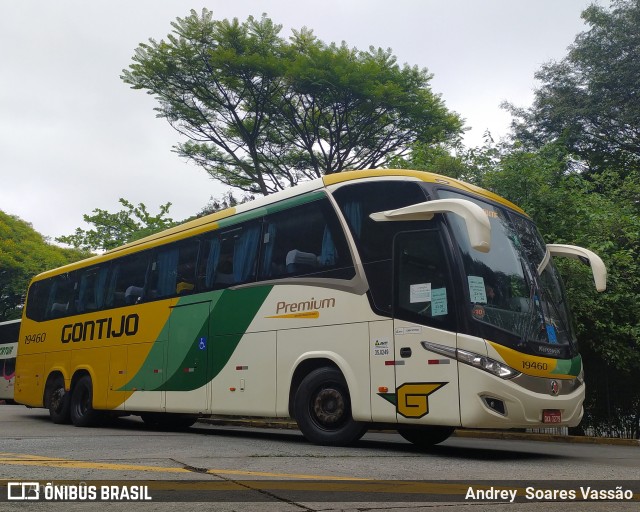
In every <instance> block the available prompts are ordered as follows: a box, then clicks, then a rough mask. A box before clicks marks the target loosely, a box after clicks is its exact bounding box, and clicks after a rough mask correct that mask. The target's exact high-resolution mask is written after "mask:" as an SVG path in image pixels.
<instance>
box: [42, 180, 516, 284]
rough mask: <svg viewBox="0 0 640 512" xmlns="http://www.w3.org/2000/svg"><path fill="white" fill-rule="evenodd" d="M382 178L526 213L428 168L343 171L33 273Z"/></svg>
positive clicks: (145, 246) (217, 225) (196, 231)
mask: <svg viewBox="0 0 640 512" xmlns="http://www.w3.org/2000/svg"><path fill="white" fill-rule="evenodd" d="M381 177H389V178H391V177H406V178H413V179H416V180H419V181H423V182H427V183H438V184H442V185H448V186H450V187H453V188H457V189H459V190H461V191H463V192H469V193H472V194H474V195H478V196H481V197H484V198H486V199H489V200H491V201H494V202H497V203H500V204H502V205H504V206H506V207H508V208H510V209H512V210H514V211H516V212H518V213H520V214H523V215H526V214H525V212H524V211H523V210H522V209H521V208H520V207H518V206H516V205H515V204H513V203H512V202H510V201H508V200H506V199H504V198H503V197H501V196H499V195H497V194H494V193H493V192H490V191H488V190H485V189H483V188H480V187H477V186H475V185H471V184H470V183H465V182H463V181H460V180H457V179H454V178H449V177H447V176H442V175H439V174H435V173H431V172H427V171H414V170H407V169H368V170H361V171H344V172H340V173H335V174H330V175H327V176H323V177H322V178H318V179H315V180H311V181H307V182H304V183H301V184H299V185H296V186H295V187H291V188H288V189H286V190H282V191H280V192H276V193H274V194H271V195H268V196H264V197H260V198H258V199H255V200H253V201H249V202H247V203H243V204H239V205H237V206H234V207H231V208H227V209H225V210H221V211H219V212H216V213H212V214H210V215H206V216H204V217H200V218H197V219H193V220H190V221H187V222H185V223H182V224H180V225H178V226H174V227H172V228H169V229H167V230H164V231H161V232H159V233H154V234H152V235H149V236H147V237H144V238H141V239H140V240H135V241H133V242H130V243H128V244H125V245H122V246H120V247H117V248H115V249H111V250H109V251H106V252H104V253H102V254H99V255H97V256H93V257H91V258H88V259H85V260H82V261H78V262H75V263H70V264H69V265H65V266H64V267H60V268H57V269H54V270H49V271H46V272H43V273H42V274H39V275H38V276H36V278H35V279H38V280H39V279H41V278H45V277H50V276H52V275H57V274H59V273H62V272H69V271H72V270H76V269H78V268H84V267H87V266H91V265H93V264H98V263H100V262H102V261H105V260H110V259H112V258H115V257H117V256H124V255H126V254H129V253H134V252H137V251H138V250H141V249H149V248H153V247H155V246H156V245H159V244H161V243H164V242H168V241H177V240H180V239H182V238H187V237H190V236H194V235H198V234H200V233H204V232H207V231H211V230H215V229H219V228H221V227H225V225H227V224H231V223H236V222H238V221H240V219H237V217H238V216H243V217H244V215H242V214H247V218H251V217H255V216H261V215H263V214H267V213H270V210H272V209H273V206H274V205H276V204H277V203H281V202H284V203H286V204H287V205H289V204H290V201H294V200H295V199H296V198H299V197H301V196H305V197H308V195H309V194H310V193H313V192H316V191H320V190H322V189H324V188H325V187H329V186H332V185H338V184H340V183H346V182H349V181H354V180H366V179H368V178H381ZM231 217H233V221H232V222H229V221H230V220H231V219H230V218H231ZM227 219H228V220H229V221H227V222H225V220H227Z"/></svg>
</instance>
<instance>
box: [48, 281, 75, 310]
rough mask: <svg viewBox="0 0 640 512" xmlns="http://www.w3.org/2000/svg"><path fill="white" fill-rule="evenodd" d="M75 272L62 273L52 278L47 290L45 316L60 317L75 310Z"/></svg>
mask: <svg viewBox="0 0 640 512" xmlns="http://www.w3.org/2000/svg"><path fill="white" fill-rule="evenodd" d="M75 289H76V282H75V273H73V272H71V273H67V274H62V275H60V276H57V277H55V278H53V280H52V284H51V288H50V290H49V300H48V305H47V311H46V318H60V317H63V316H68V315H71V314H73V313H74V312H75V307H74V296H75Z"/></svg>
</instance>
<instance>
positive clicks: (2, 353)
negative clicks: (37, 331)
mask: <svg viewBox="0 0 640 512" xmlns="http://www.w3.org/2000/svg"><path fill="white" fill-rule="evenodd" d="M19 333H20V320H9V321H7V322H0V401H4V402H13V387H14V381H15V369H16V353H17V352H18V336H19Z"/></svg>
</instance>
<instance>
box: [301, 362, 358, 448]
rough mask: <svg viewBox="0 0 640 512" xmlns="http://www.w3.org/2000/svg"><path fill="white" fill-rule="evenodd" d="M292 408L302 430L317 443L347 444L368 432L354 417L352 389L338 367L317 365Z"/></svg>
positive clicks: (306, 436) (303, 380)
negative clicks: (350, 389)
mask: <svg viewBox="0 0 640 512" xmlns="http://www.w3.org/2000/svg"><path fill="white" fill-rule="evenodd" d="M293 411H294V415H295V419H296V422H297V423H298V427H299V428H300V431H301V432H302V434H303V435H304V437H305V438H306V439H307V440H309V441H311V442H312V443H315V444H319V445H327V446H328V445H331V446H346V445H349V444H351V443H354V442H355V441H357V440H358V439H360V438H361V437H362V436H363V435H364V433H365V432H366V426H365V425H364V424H362V423H359V422H357V421H354V420H353V417H352V415H351V399H350V397H349V389H348V387H347V383H346V381H345V380H344V377H343V375H342V373H341V372H340V371H339V370H338V369H337V368H331V367H323V368H317V369H315V370H313V371H312V372H311V373H309V375H307V376H306V377H305V378H304V379H302V382H301V383H300V385H299V386H298V389H297V390H296V394H295V397H294V401H293Z"/></svg>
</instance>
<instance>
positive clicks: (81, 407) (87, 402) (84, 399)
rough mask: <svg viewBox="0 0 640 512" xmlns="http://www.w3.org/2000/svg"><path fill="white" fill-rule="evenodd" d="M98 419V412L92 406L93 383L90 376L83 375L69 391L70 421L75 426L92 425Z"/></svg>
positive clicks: (95, 423)
mask: <svg viewBox="0 0 640 512" xmlns="http://www.w3.org/2000/svg"><path fill="white" fill-rule="evenodd" d="M99 419H100V413H99V412H98V411H96V410H95V409H94V408H93V383H92V382H91V377H89V376H88V375H85V376H83V377H81V378H80V380H79V381H78V382H77V383H76V385H75V386H74V387H73V391H72V393H71V422H72V423H73V424H74V425H75V426H76V427H93V426H95V425H97V424H98V421H99Z"/></svg>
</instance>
